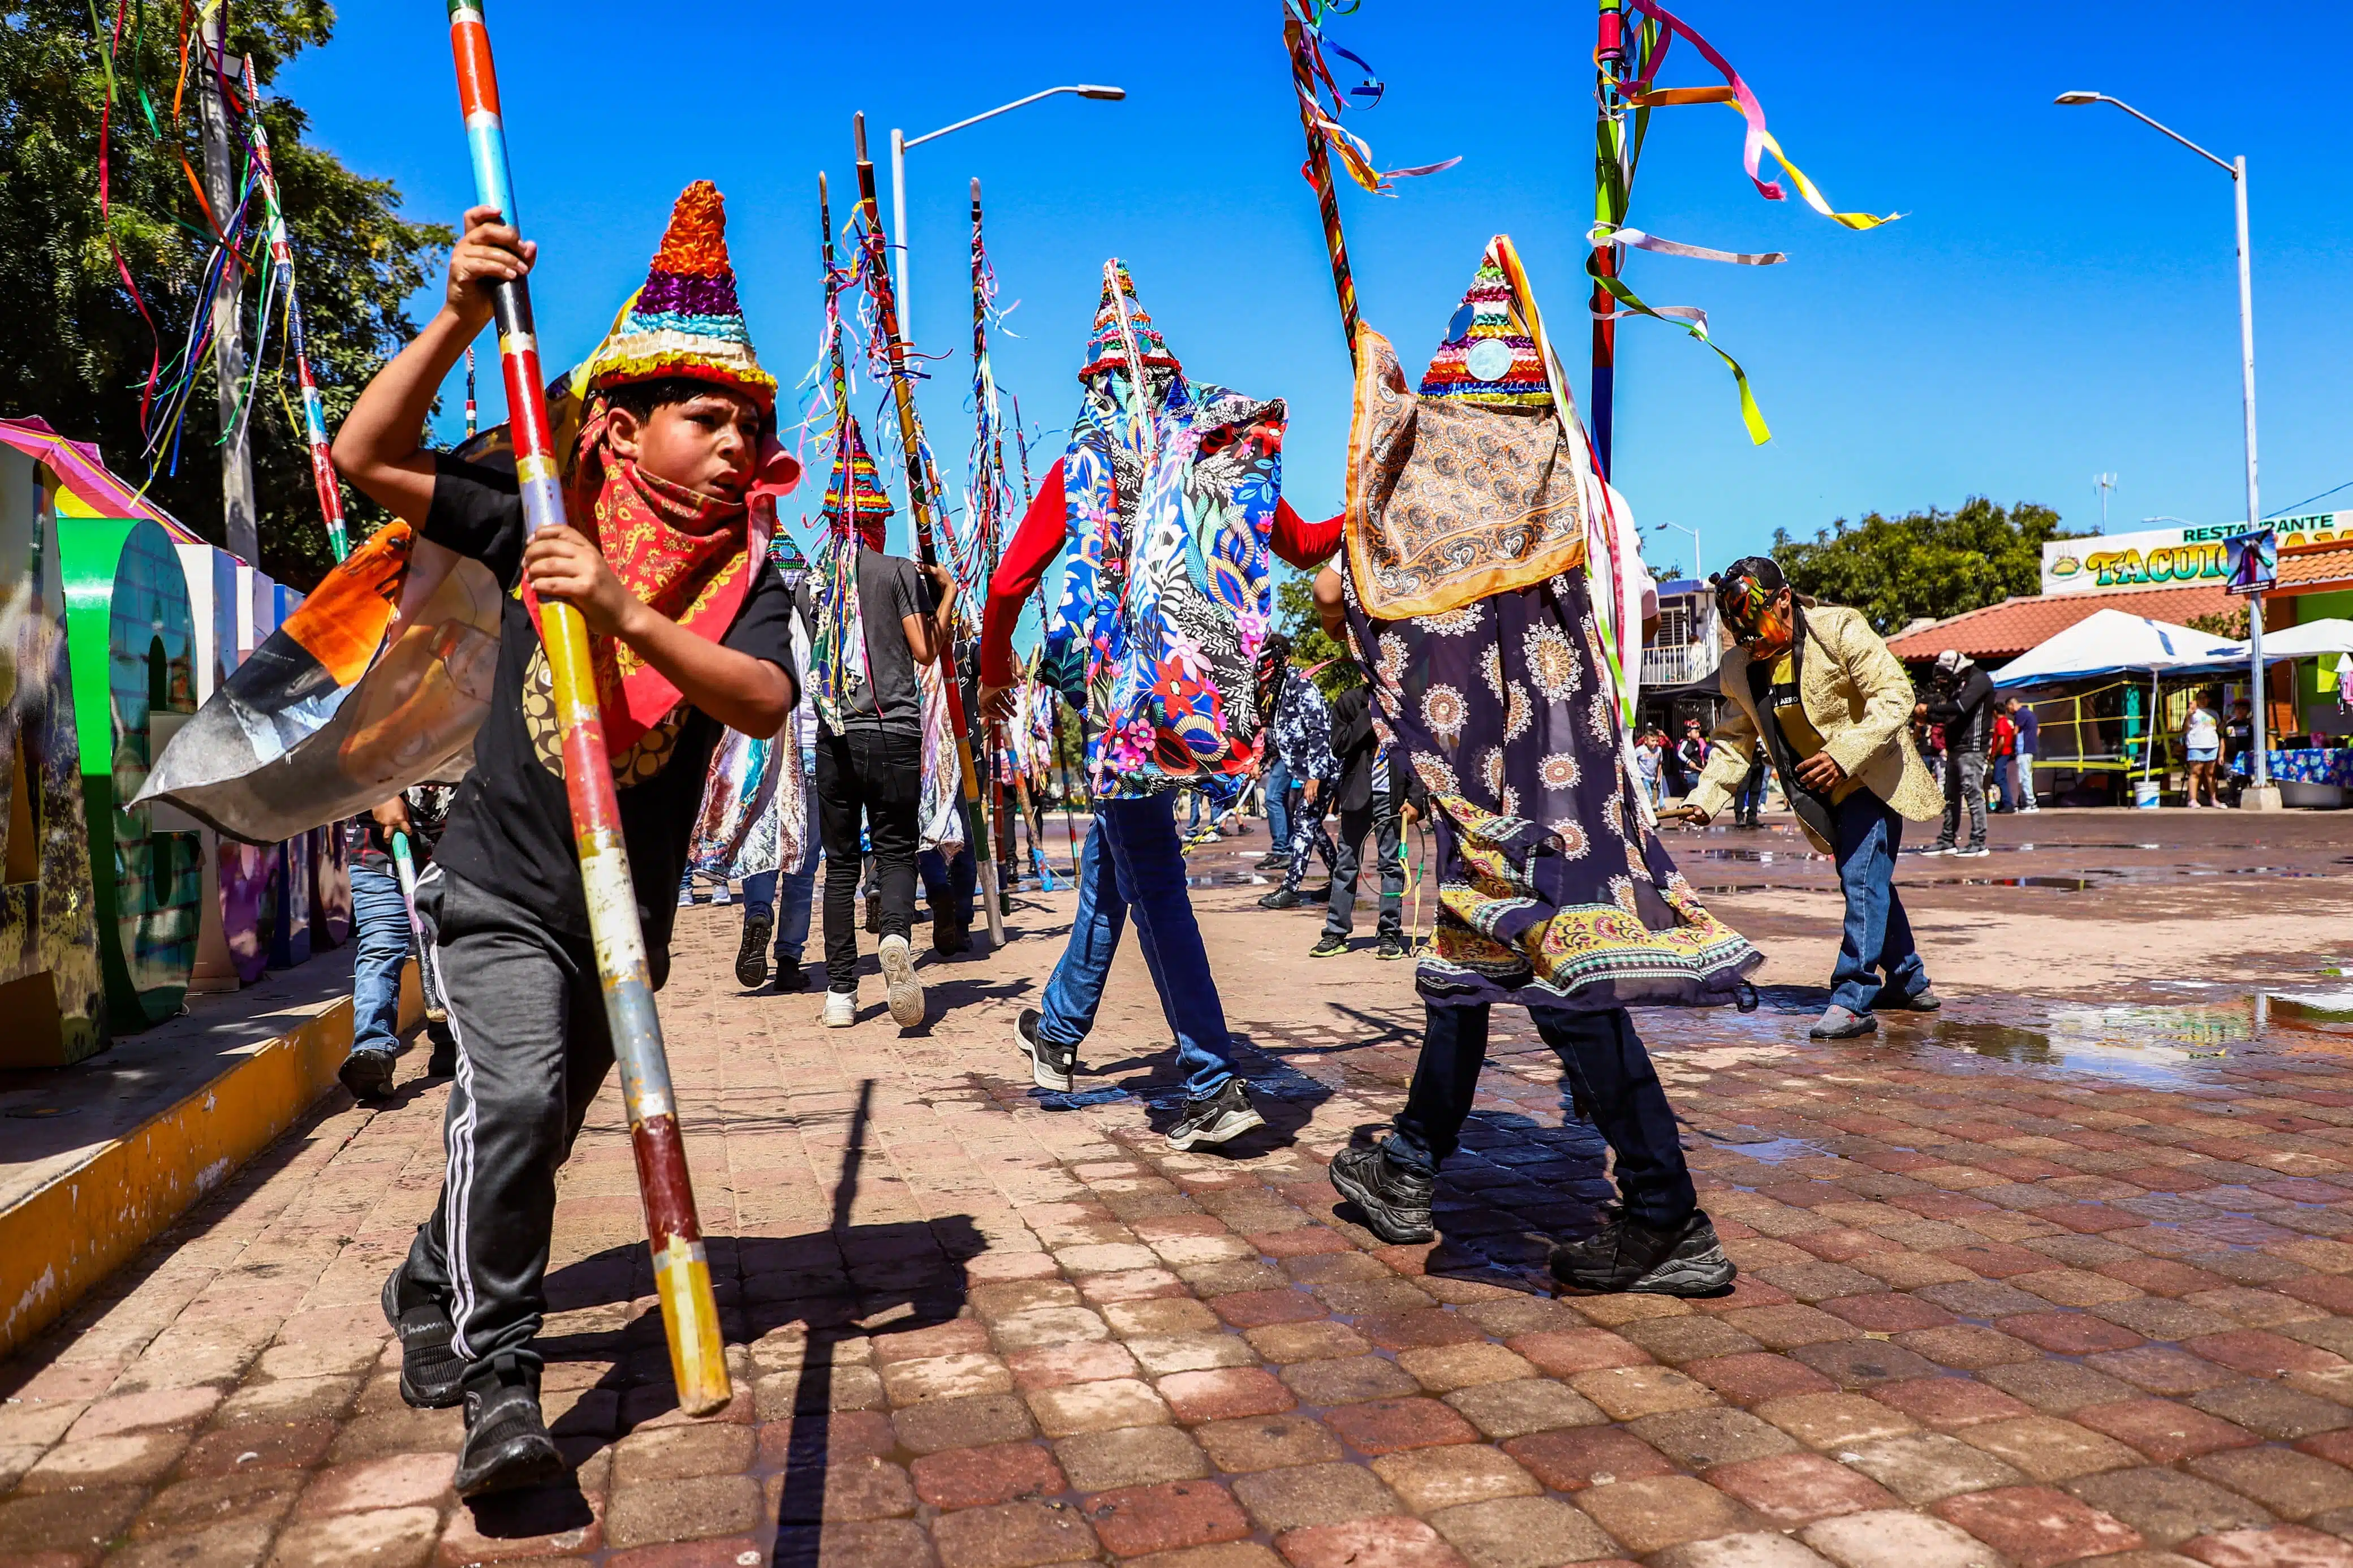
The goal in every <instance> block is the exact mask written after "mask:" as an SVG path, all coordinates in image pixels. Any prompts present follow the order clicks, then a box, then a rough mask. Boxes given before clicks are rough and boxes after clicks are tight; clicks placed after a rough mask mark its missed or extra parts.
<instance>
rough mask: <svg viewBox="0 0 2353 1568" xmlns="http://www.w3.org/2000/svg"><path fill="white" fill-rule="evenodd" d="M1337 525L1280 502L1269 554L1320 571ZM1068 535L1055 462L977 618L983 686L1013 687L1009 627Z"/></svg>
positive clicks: (1333, 546) (1336, 543) (1335, 540)
mask: <svg viewBox="0 0 2353 1568" xmlns="http://www.w3.org/2000/svg"><path fill="white" fill-rule="evenodd" d="M1342 521H1343V519H1342V518H1338V517H1334V518H1327V519H1325V520H1324V521H1322V522H1314V523H1311V522H1307V521H1303V519H1302V518H1301V517H1300V515H1299V514H1298V513H1297V512H1295V511H1293V510H1291V503H1290V502H1289V501H1287V500H1279V501H1277V502H1275V506H1274V530H1273V537H1272V540H1271V543H1272V544H1273V546H1274V552H1275V553H1276V554H1277V555H1280V556H1282V558H1283V560H1285V561H1287V562H1289V563H1291V564H1292V565H1293V566H1296V567H1299V568H1300V569H1301V570H1303V571H1304V570H1305V569H1306V568H1308V567H1310V566H1318V565H1321V564H1322V563H1324V561H1325V560H1327V559H1328V558H1329V557H1330V556H1331V554H1332V552H1334V551H1335V550H1337V549H1339V548H1340V524H1341V522H1342ZM1068 532H1069V521H1068V510H1067V508H1066V507H1065V505H1064V503H1063V500H1062V465H1061V463H1060V461H1059V460H1057V461H1056V462H1055V464H1054V466H1053V467H1052V468H1049V469H1047V470H1046V482H1045V483H1044V484H1042V485H1040V486H1039V487H1038V499H1037V500H1033V501H1031V502H1030V503H1029V510H1028V511H1026V512H1024V513H1023V514H1022V516H1021V526H1020V527H1019V528H1018V529H1017V530H1015V531H1014V534H1013V542H1011V543H1010V544H1008V545H1007V546H1006V549H1005V555H1004V558H1003V559H1002V560H1000V561H999V562H998V563H997V575H996V576H994V577H992V578H990V579H989V581H988V605H987V608H986V609H985V610H983V611H982V612H981V623H980V683H981V684H982V685H983V686H1010V685H1012V684H1013V683H1014V680H1015V679H1016V678H1017V671H1016V668H1015V666H1014V662H1013V628H1014V626H1015V624H1016V623H1018V621H1019V620H1020V619H1021V606H1022V605H1025V604H1027V603H1028V602H1029V595H1031V594H1033V593H1035V592H1037V589H1038V584H1039V581H1040V580H1041V579H1043V578H1044V577H1045V575H1046V568H1047V567H1049V566H1051V565H1052V564H1053V563H1054V557H1055V556H1057V555H1059V554H1060V553H1061V550H1062V541H1063V539H1064V537H1065V536H1066V535H1067V533H1068Z"/></svg>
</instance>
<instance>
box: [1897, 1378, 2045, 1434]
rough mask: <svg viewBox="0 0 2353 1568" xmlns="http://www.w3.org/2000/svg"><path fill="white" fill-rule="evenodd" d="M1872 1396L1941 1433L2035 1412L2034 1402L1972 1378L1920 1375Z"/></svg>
mask: <svg viewBox="0 0 2353 1568" xmlns="http://www.w3.org/2000/svg"><path fill="white" fill-rule="evenodd" d="M1871 1397H1872V1398H1873V1399H1876V1400H1878V1401H1879V1402H1880V1403H1881V1404H1882V1405H1893V1406H1894V1408H1896V1409H1898V1410H1901V1411H1902V1412H1904V1414H1905V1415H1910V1416H1914V1417H1915V1418H1916V1419H1918V1420H1920V1421H1921V1422H1923V1423H1925V1424H1926V1425H1927V1426H1934V1427H1936V1429H1937V1430H1938V1431H1940V1432H1950V1431H1954V1430H1956V1429H1957V1428H1959V1427H1963V1426H1974V1425H1976V1424H1977V1423H1978V1422H1980V1421H2007V1420H2009V1419H2010V1418H2011V1417H2013V1416H2019V1415H2033V1414H2034V1409H2033V1407H2032V1406H2031V1405H2024V1404H2021V1403H2020V1402H2019V1401H2018V1400H2015V1399H2012V1398H2011V1397H2010V1395H2009V1394H2004V1393H2003V1392H2001V1390H2000V1389H1998V1388H1994V1387H1992V1386H1990V1385H1989V1384H1982V1383H1979V1382H1978V1381H1977V1379H1975V1378H1971V1377H1920V1378H1912V1379H1908V1380H1906V1381H1905V1382H1902V1383H1883V1384H1879V1385H1878V1386H1877V1387H1875V1388H1873V1390H1872V1391H1871Z"/></svg>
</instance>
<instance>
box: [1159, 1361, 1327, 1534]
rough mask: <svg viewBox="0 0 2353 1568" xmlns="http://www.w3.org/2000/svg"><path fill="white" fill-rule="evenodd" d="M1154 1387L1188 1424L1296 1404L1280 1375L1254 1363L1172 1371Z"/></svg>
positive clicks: (1267, 1412) (1265, 1412)
mask: <svg viewBox="0 0 2353 1568" xmlns="http://www.w3.org/2000/svg"><path fill="white" fill-rule="evenodd" d="M1155 1386H1156V1387H1157V1388H1158V1389H1159V1391H1160V1397H1161V1398H1163V1399H1165V1400H1166V1401H1167V1402H1168V1410H1169V1413H1170V1414H1171V1415H1175V1416H1176V1419H1177V1421H1179V1422H1180V1423H1182V1424H1183V1425H1185V1426H1192V1425H1193V1424H1194V1423H1196V1422H1199V1421H1229V1420H1233V1419H1235V1418H1237V1417H1240V1416H1244V1415H1274V1414H1276V1413H1277V1412H1279V1411H1284V1410H1289V1409H1291V1408H1292V1407H1293V1406H1294V1405H1297V1404H1298V1403H1299V1401H1298V1400H1297V1399H1296V1398H1294V1397H1293V1394H1292V1392H1291V1390H1290V1389H1289V1388H1287V1387H1285V1386H1284V1385H1283V1384H1282V1380H1281V1379H1280V1378H1278V1377H1276V1376H1275V1375H1274V1374H1273V1373H1271V1372H1268V1371H1267V1370H1266V1369H1265V1368H1263V1367H1256V1366H1234V1367H1221V1368H1219V1369H1218V1370H1216V1371H1213V1372H1179V1373H1170V1374H1169V1375H1168V1376H1166V1377H1164V1378H1162V1379H1161V1380H1160V1382H1159V1383H1158V1384H1155ZM1154 1550H1158V1548H1155V1549H1154Z"/></svg>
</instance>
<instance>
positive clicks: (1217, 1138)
mask: <svg viewBox="0 0 2353 1568" xmlns="http://www.w3.org/2000/svg"><path fill="white" fill-rule="evenodd" d="M1265 1125H1266V1118H1265V1117H1263V1116H1261V1115H1260V1114H1259V1113H1258V1107H1256V1106H1254V1105H1252V1104H1251V1103H1250V1088H1249V1086H1248V1085H1246V1084H1244V1083H1243V1082H1242V1080H1241V1079H1240V1077H1234V1078H1229V1079H1226V1085H1225V1087H1224V1088H1223V1089H1219V1090H1218V1092H1217V1093H1215V1094H1213V1095H1211V1096H1209V1098H1208V1099H1207V1100H1187V1101H1186V1102H1185V1110H1184V1113H1183V1114H1182V1115H1180V1116H1178V1117H1177V1118H1176V1125H1175V1126H1174V1127H1171V1128H1170V1129H1169V1130H1168V1146H1169V1147H1170V1148H1171V1149H1190V1148H1194V1147H1195V1146H1197V1145H1198V1144H1202V1143H1223V1142H1226V1141H1227V1140H1228V1139H1229V1138H1239V1137H1240V1136H1241V1135H1242V1134H1243V1133H1245V1132H1247V1131H1250V1129H1251V1128H1253V1127H1263V1126H1265Z"/></svg>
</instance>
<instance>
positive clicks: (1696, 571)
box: [1651, 522, 1707, 582]
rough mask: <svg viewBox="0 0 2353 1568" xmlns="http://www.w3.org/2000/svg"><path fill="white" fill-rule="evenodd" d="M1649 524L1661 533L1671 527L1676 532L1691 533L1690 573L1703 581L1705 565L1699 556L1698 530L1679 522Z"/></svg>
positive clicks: (1705, 571)
mask: <svg viewBox="0 0 2353 1568" xmlns="http://www.w3.org/2000/svg"><path fill="white" fill-rule="evenodd" d="M1651 526H1652V527H1654V528H1656V529H1657V530H1658V531H1660V532H1661V533H1664V532H1666V531H1667V530H1669V529H1671V528H1672V529H1673V530H1674V531H1676V532H1677V533H1688V534H1690V535H1691V542H1692V575H1693V576H1694V577H1696V578H1699V579H1700V580H1701V581H1703V582H1704V581H1705V580H1706V578H1707V565H1706V563H1704V562H1703V561H1701V560H1700V558H1699V530H1698V529H1696V528H1685V527H1684V526H1683V524H1682V523H1680V522H1661V523H1653V524H1652V525H1651Z"/></svg>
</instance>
